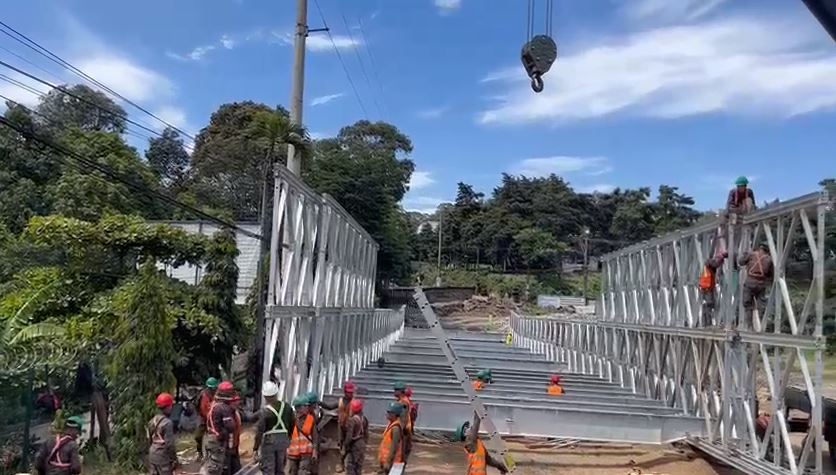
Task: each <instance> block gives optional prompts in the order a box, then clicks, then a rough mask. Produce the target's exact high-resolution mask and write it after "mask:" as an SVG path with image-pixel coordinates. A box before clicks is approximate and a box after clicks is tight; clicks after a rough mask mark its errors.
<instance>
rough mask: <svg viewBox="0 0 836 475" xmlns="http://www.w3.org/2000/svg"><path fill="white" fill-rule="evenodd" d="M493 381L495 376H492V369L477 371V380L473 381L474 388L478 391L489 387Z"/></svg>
mask: <svg viewBox="0 0 836 475" xmlns="http://www.w3.org/2000/svg"><path fill="white" fill-rule="evenodd" d="M492 381H493V377H492V376H491V370H489V369H483V370H481V371H479V372H478V373H476V381H473V389H475V390H477V391H481V390H483V389H485V388H486V387H488V384H490V383H491V382H492Z"/></svg>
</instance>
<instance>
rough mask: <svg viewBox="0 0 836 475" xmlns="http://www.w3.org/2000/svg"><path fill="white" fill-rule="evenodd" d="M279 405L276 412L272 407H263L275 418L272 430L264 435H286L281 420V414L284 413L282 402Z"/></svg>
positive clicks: (285, 428) (267, 405) (285, 429)
mask: <svg viewBox="0 0 836 475" xmlns="http://www.w3.org/2000/svg"><path fill="white" fill-rule="evenodd" d="M279 403H280V404H281V405H280V406H279V410H278V411H276V408H274V407H273V406H271V405H269V404H266V405H265V406H264V408H265V409H267V410H268V411H270V412H272V413H273V414H274V415H275V416H276V421H277V422H276V425H274V426H273V428H272V429H270V430H268V431H267V432H265V433H264V435H270V434H287V427H285V425H284V421H283V420H282V416H281V414H282V413H283V412H284V401H280V402H279Z"/></svg>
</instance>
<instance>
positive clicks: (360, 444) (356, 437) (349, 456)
mask: <svg viewBox="0 0 836 475" xmlns="http://www.w3.org/2000/svg"><path fill="white" fill-rule="evenodd" d="M350 406H351V407H350V409H351V416H349V418H348V421H346V428H345V431H344V432H343V434H342V437H343V438H342V440H341V441H340V460H342V461H344V462H345V469H346V472H347V473H348V475H361V474H362V473H363V461H364V460H365V458H366V444H367V443H368V442H369V421H368V419H366V416H364V415H363V401H361V400H359V399H352V400H351V404H350Z"/></svg>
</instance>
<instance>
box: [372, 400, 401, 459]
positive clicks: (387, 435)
mask: <svg viewBox="0 0 836 475" xmlns="http://www.w3.org/2000/svg"><path fill="white" fill-rule="evenodd" d="M403 411H404V407H403V404H401V403H399V402H392V403H390V404H389V409H388V410H387V411H386V419H387V420H388V421H389V425H387V426H386V430H385V431H383V439H382V440H381V441H380V448H378V450H377V461H378V465H379V470H378V472H377V473H378V474H381V475H382V474H388V473H389V471H390V470H391V469H392V465H394V464H396V463H401V464H402V463H404V457H403V426H402V425H401V415H402V414H403Z"/></svg>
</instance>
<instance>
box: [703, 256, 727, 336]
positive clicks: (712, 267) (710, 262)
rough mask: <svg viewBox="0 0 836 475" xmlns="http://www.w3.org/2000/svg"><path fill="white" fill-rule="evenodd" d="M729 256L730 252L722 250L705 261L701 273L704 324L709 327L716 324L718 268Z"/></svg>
mask: <svg viewBox="0 0 836 475" xmlns="http://www.w3.org/2000/svg"><path fill="white" fill-rule="evenodd" d="M727 257H729V253H728V252H725V251H723V252H721V253H719V254H717V255H715V256H714V257H709V258H708V259H706V261H705V266H703V270H702V274H700V296H701V297H702V326H703V327H705V328H708V327H710V326H712V325H714V323H713V320H714V308H715V306H716V305H717V269H719V268H720V267H722V266H723V261H725V260H726V258H727Z"/></svg>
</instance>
